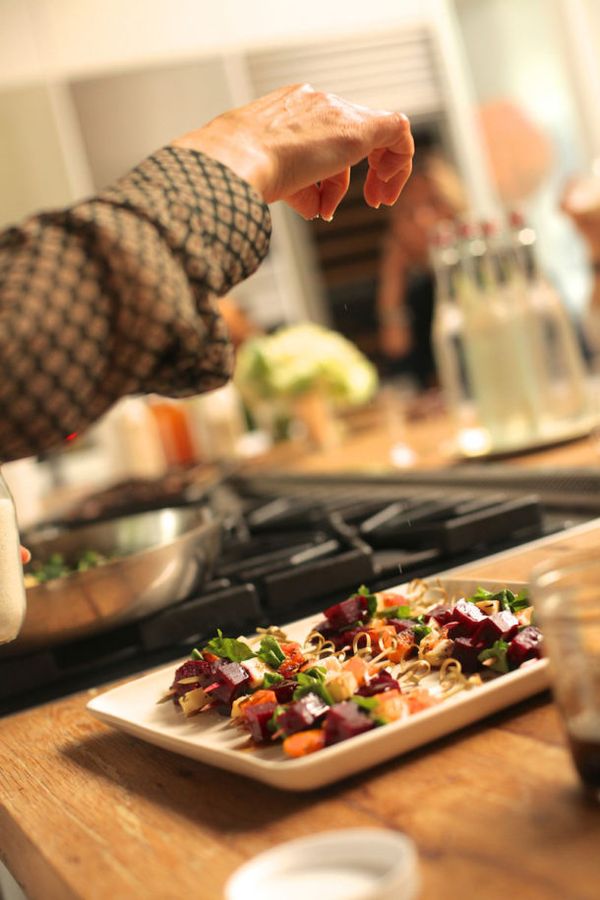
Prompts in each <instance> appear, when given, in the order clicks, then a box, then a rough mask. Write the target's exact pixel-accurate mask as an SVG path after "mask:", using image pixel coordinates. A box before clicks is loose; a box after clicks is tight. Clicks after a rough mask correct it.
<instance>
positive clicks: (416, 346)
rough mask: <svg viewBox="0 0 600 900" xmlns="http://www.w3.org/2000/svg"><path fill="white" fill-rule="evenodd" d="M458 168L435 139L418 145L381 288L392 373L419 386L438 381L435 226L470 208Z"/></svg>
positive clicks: (396, 212) (386, 248)
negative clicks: (432, 258)
mask: <svg viewBox="0 0 600 900" xmlns="http://www.w3.org/2000/svg"><path fill="white" fill-rule="evenodd" d="M466 208H467V203H466V197H465V194H464V191H463V188H462V184H461V182H460V179H459V177H458V174H457V173H456V171H455V169H454V168H453V166H452V165H451V164H450V163H449V162H448V161H447V160H446V159H445V158H444V156H443V155H442V153H441V151H440V150H439V149H438V148H437V147H436V146H435V144H433V143H432V142H431V141H430V140H428V139H424V140H423V141H421V142H419V143H418V144H417V152H416V154H415V159H414V169H413V174H412V177H411V179H410V181H409V183H408V184H407V186H406V188H405V190H404V192H403V194H402V197H401V198H400V199H399V201H398V203H396V205H395V207H394V209H393V211H392V213H391V221H390V227H389V231H388V233H387V235H386V237H385V240H384V244H383V248H382V254H381V262H380V270H379V281H378V288H377V301H376V305H377V317H378V322H379V341H380V347H381V352H382V354H383V356H384V358H385V369H386V372H387V374H390V375H406V376H409V377H411V378H413V379H414V380H415V381H416V384H417V386H418V387H419V388H428V387H431V386H432V385H433V384H434V383H435V364H434V360H433V353H432V349H431V338H430V332H431V320H432V316H433V304H434V280H433V274H432V272H431V269H430V267H429V256H428V251H429V240H430V237H431V233H432V231H433V229H434V228H435V226H436V225H437V224H438V223H439V222H441V221H443V220H447V219H455V218H456V217H457V216H459V215H461V214H462V213H464V212H465V211H466Z"/></svg>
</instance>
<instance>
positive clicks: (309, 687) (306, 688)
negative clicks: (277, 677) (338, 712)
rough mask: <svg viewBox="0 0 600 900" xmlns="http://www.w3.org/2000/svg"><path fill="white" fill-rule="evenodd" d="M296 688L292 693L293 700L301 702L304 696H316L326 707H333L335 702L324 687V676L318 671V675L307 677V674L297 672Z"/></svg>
mask: <svg viewBox="0 0 600 900" xmlns="http://www.w3.org/2000/svg"><path fill="white" fill-rule="evenodd" d="M296 681H297V682H298V687H297V688H296V690H295V691H294V700H301V699H302V697H304V696H306V694H317V695H318V696H319V697H320V698H321V700H323V701H324V702H325V703H326V704H327V705H328V706H333V705H334V704H335V700H334V699H333V697H332V696H331V694H330V693H329V691H328V690H327V688H326V687H325V675H324V673H323V672H322V671H321V670H320V671H319V674H318V675H316V676H315V675H309V674H308V672H298V674H297V675H296Z"/></svg>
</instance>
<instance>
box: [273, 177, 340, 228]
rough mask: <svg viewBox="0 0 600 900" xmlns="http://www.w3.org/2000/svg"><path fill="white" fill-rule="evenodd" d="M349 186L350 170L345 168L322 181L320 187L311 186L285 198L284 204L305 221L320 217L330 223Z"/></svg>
mask: <svg viewBox="0 0 600 900" xmlns="http://www.w3.org/2000/svg"><path fill="white" fill-rule="evenodd" d="M349 184H350V168H346V169H344V170H343V171H342V172H338V173H337V175H332V176H331V177H330V178H325V179H323V181H322V182H321V183H320V185H316V184H312V185H310V186H309V187H307V188H303V189H302V190H300V191H296V193H295V194H291V195H290V196H289V197H285V202H286V203H287V204H288V205H289V206H291V207H292V209H295V210H296V212H298V213H300V215H301V216H304V218H305V219H316V218H317V216H321V218H322V219H325V221H326V222H331V220H332V219H333V216H334V213H335V211H336V209H337V208H338V206H339V204H340V202H341V201H342V200H343V198H344V197H345V195H346V192H347V190H348V186H349Z"/></svg>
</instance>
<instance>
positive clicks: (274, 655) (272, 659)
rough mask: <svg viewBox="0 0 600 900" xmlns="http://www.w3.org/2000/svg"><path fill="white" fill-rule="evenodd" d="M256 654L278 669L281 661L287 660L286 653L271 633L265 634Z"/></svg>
mask: <svg viewBox="0 0 600 900" xmlns="http://www.w3.org/2000/svg"><path fill="white" fill-rule="evenodd" d="M256 655H257V656H258V658H259V659H262V661H263V662H264V663H266V664H267V665H268V666H271V668H272V669H278V668H279V666H280V665H281V663H282V662H285V653H284V652H283V650H282V649H281V647H280V645H279V641H278V640H277V638H274V637H273V635H271V634H267V635H265V636H264V638H263V639H262V641H261V642H260V648H259V651H258V653H257V654H256Z"/></svg>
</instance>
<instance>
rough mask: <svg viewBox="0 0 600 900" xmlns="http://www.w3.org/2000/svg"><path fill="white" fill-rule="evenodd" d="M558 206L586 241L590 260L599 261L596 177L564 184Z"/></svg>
mask: <svg viewBox="0 0 600 900" xmlns="http://www.w3.org/2000/svg"><path fill="white" fill-rule="evenodd" d="M560 208H561V210H562V211H563V212H564V213H566V214H567V215H568V216H569V218H570V219H571V221H572V222H573V224H574V225H575V227H576V228H577V229H578V231H579V232H580V234H581V235H582V237H583V238H584V240H585V241H586V243H587V245H588V249H589V252H590V258H591V260H592V261H593V262H595V263H598V262H600V180H599V179H598V178H597V177H581V178H574V179H572V180H571V181H570V182H569V183H568V184H567V185H566V186H565V189H564V192H563V195H562V198H561V203H560Z"/></svg>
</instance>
